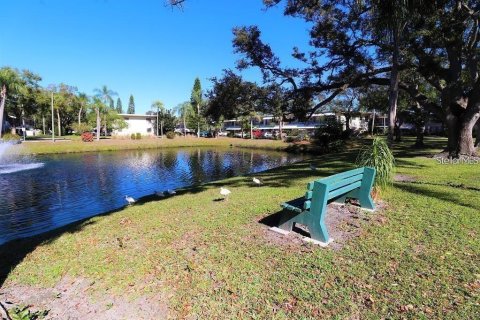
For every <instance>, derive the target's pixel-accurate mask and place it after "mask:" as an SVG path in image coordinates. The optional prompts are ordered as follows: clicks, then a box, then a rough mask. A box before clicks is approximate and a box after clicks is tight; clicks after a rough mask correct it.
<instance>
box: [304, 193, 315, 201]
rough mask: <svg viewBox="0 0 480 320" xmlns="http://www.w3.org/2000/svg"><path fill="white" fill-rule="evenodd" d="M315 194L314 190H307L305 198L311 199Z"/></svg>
mask: <svg viewBox="0 0 480 320" xmlns="http://www.w3.org/2000/svg"><path fill="white" fill-rule="evenodd" d="M312 196H313V191H307V192H305V200H311V199H312Z"/></svg>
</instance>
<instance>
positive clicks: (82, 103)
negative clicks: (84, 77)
mask: <svg viewBox="0 0 480 320" xmlns="http://www.w3.org/2000/svg"><path fill="white" fill-rule="evenodd" d="M78 102H79V103H80V110H79V111H78V124H81V123H82V111H83V110H84V108H85V106H86V105H87V103H88V96H87V94H86V93H83V92H80V93H79V94H78Z"/></svg>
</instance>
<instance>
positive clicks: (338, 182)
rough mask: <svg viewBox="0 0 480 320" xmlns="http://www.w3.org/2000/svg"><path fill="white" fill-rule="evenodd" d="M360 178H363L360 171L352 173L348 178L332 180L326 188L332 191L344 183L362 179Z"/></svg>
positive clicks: (344, 184) (347, 183)
mask: <svg viewBox="0 0 480 320" xmlns="http://www.w3.org/2000/svg"><path fill="white" fill-rule="evenodd" d="M362 179H363V173H360V174H357V175H354V176H352V177H350V178H346V179H342V180H338V181H335V182H333V183H332V184H330V185H329V187H328V189H329V190H330V191H334V190H336V189H338V188H342V187H344V186H346V185H349V184H352V183H355V182H357V181H362Z"/></svg>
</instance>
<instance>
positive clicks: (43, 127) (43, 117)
mask: <svg viewBox="0 0 480 320" xmlns="http://www.w3.org/2000/svg"><path fill="white" fill-rule="evenodd" d="M42 131H43V135H45V116H42Z"/></svg>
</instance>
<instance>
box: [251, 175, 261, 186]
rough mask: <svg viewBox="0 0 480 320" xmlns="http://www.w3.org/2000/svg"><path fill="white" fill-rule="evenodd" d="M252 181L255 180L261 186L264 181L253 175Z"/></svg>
mask: <svg viewBox="0 0 480 320" xmlns="http://www.w3.org/2000/svg"><path fill="white" fill-rule="evenodd" d="M252 181H253V183H255V184H256V185H257V186H259V185H261V184H262V181H260V179H258V178H255V177H253V180H252Z"/></svg>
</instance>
